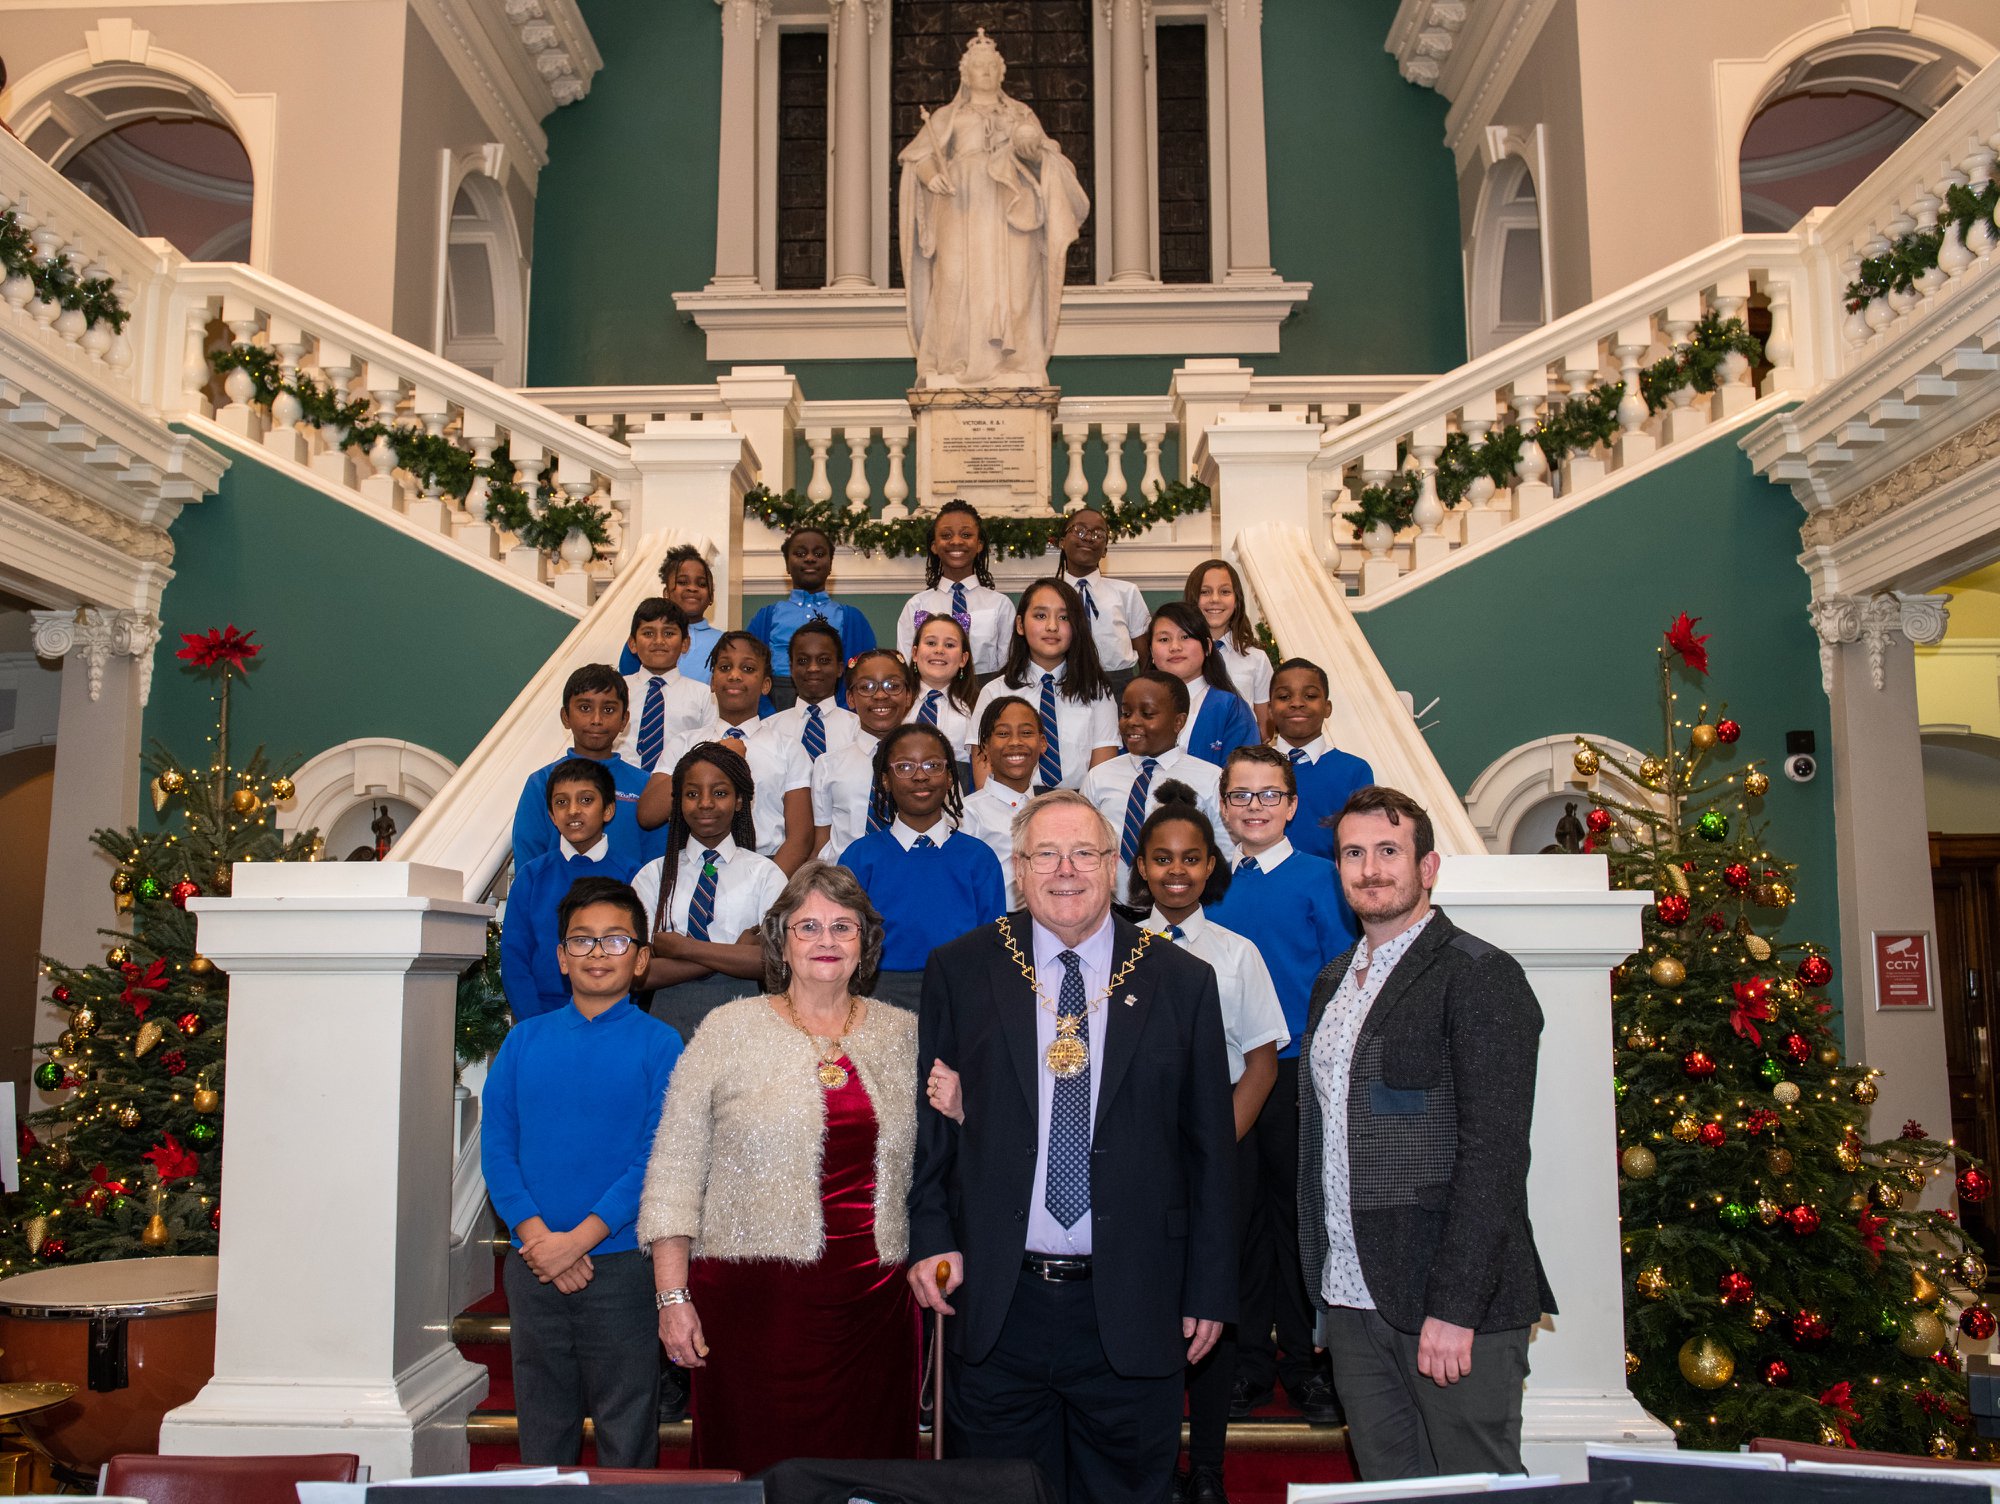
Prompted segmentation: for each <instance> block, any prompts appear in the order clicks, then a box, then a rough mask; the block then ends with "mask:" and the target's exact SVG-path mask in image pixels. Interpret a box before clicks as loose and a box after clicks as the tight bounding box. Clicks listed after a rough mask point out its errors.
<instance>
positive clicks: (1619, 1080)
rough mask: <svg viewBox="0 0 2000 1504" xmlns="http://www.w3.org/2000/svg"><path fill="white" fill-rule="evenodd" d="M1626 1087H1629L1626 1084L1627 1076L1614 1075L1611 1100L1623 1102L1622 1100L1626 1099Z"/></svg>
mask: <svg viewBox="0 0 2000 1504" xmlns="http://www.w3.org/2000/svg"><path fill="white" fill-rule="evenodd" d="M1626 1089H1627V1088H1626V1086H1625V1078H1624V1077H1623V1076H1613V1077H1612V1078H1611V1100H1612V1101H1614V1102H1622V1101H1624V1100H1625V1092H1626Z"/></svg>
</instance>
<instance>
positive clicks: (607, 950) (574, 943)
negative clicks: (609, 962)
mask: <svg viewBox="0 0 2000 1504" xmlns="http://www.w3.org/2000/svg"><path fill="white" fill-rule="evenodd" d="M638 943H639V942H638V941H637V940H635V939H633V938H632V937H631V936H630V935H565V936H563V943H562V948H563V949H564V950H565V951H567V952H568V953H569V954H570V955H572V956H587V955H590V954H591V953H592V952H593V951H600V950H601V951H603V952H604V954H605V955H607V956H622V955H624V954H625V953H626V952H627V951H629V950H631V949H632V947H633V946H635V945H637V944H638Z"/></svg>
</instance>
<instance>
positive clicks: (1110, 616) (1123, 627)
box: [1061, 570, 1153, 673]
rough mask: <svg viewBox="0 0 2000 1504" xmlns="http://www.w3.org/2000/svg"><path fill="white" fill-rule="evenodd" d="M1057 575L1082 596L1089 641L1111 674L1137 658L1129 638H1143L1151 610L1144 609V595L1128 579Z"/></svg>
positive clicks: (1137, 659) (1150, 616)
mask: <svg viewBox="0 0 2000 1504" xmlns="http://www.w3.org/2000/svg"><path fill="white" fill-rule="evenodd" d="M1061 578H1063V579H1065V580H1067V581H1069V583H1070V584H1072V585H1074V586H1075V587H1076V593H1077V594H1078V595H1080V596H1082V597H1083V614H1084V618H1085V619H1086V620H1087V621H1088V622H1089V623H1090V640H1091V641H1092V642H1094V643H1096V644H1097V661H1098V662H1099V663H1100V664H1102V665H1103V666H1104V668H1105V669H1106V670H1107V671H1109V672H1111V673H1122V672H1123V671H1124V670H1126V669H1128V668H1131V667H1132V666H1133V665H1134V664H1136V663H1138V661H1139V650H1138V649H1137V648H1135V647H1133V646H1132V639H1133V638H1135V637H1144V636H1145V635H1146V627H1147V625H1148V624H1149V623H1150V622H1151V621H1152V619H1153V613H1152V612H1151V611H1149V610H1147V609H1146V597H1145V596H1144V595H1143V594H1141V593H1140V590H1139V587H1138V586H1137V585H1134V584H1133V583H1132V582H1131V581H1130V580H1113V579H1109V578H1107V577H1106V576H1104V575H1102V574H1070V573H1069V572H1068V571H1066V570H1065V571H1064V572H1063V574H1062V576H1061Z"/></svg>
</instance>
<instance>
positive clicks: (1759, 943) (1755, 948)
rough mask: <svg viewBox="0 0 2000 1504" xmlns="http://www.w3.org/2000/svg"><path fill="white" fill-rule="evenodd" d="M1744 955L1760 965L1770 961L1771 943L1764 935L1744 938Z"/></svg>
mask: <svg viewBox="0 0 2000 1504" xmlns="http://www.w3.org/2000/svg"><path fill="white" fill-rule="evenodd" d="M1743 954H1744V955H1746V956H1748V957H1749V958H1750V959H1751V960H1753V961H1757V962H1760V963H1761V962H1764V961H1768V960H1770V959H1771V942H1770V941H1768V940H1766V939H1765V938H1764V937H1763V936H1762V935H1745V936H1744V937H1743Z"/></svg>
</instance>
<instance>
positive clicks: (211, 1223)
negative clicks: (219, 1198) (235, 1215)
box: [208, 1202, 222, 1232]
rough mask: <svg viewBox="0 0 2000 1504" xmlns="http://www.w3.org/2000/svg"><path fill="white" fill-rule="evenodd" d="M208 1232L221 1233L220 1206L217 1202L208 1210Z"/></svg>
mask: <svg viewBox="0 0 2000 1504" xmlns="http://www.w3.org/2000/svg"><path fill="white" fill-rule="evenodd" d="M208 1230H209V1231H210V1232H221V1231H222V1206H221V1203H219V1202H218V1203H217V1204H216V1205H214V1206H211V1207H210V1208H209V1209H208Z"/></svg>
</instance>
